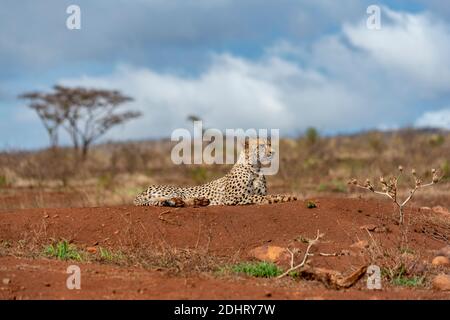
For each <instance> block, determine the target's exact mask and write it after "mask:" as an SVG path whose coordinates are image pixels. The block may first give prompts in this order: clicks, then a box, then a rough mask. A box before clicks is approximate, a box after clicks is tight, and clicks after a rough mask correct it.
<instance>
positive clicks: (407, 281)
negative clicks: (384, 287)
mask: <svg viewBox="0 0 450 320" xmlns="http://www.w3.org/2000/svg"><path fill="white" fill-rule="evenodd" d="M424 280H425V277H417V276H414V277H406V276H398V277H396V278H394V279H392V284H393V285H395V286H401V287H422V286H423V285H424Z"/></svg>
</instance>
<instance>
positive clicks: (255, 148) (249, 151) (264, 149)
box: [243, 138, 275, 168]
mask: <svg viewBox="0 0 450 320" xmlns="http://www.w3.org/2000/svg"><path fill="white" fill-rule="evenodd" d="M243 152H244V155H245V162H246V163H249V164H252V166H254V167H258V168H260V167H261V165H267V164H270V161H271V160H272V158H273V155H274V152H275V151H274V150H273V148H272V143H271V140H270V138H247V139H246V140H245V144H244V151H243Z"/></svg>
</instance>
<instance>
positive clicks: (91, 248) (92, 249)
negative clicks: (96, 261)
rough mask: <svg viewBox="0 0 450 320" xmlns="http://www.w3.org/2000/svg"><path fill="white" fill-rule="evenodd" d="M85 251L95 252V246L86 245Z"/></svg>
mask: <svg viewBox="0 0 450 320" xmlns="http://www.w3.org/2000/svg"><path fill="white" fill-rule="evenodd" d="M86 251H87V252H89V253H97V248H96V247H87V248H86Z"/></svg>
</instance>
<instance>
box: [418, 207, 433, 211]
mask: <svg viewBox="0 0 450 320" xmlns="http://www.w3.org/2000/svg"><path fill="white" fill-rule="evenodd" d="M420 210H424V211H429V210H431V208H430V207H420Z"/></svg>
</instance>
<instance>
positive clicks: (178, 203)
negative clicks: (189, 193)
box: [134, 197, 209, 207]
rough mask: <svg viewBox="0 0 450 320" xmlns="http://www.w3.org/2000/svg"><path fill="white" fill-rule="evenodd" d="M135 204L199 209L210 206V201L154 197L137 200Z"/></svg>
mask: <svg viewBox="0 0 450 320" xmlns="http://www.w3.org/2000/svg"><path fill="white" fill-rule="evenodd" d="M134 203H135V205H137V206H159V207H191V206H192V207H198V206H207V205H209V200H208V199H206V198H191V199H182V198H180V197H154V198H150V199H145V200H142V199H136V200H135V202H134Z"/></svg>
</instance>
